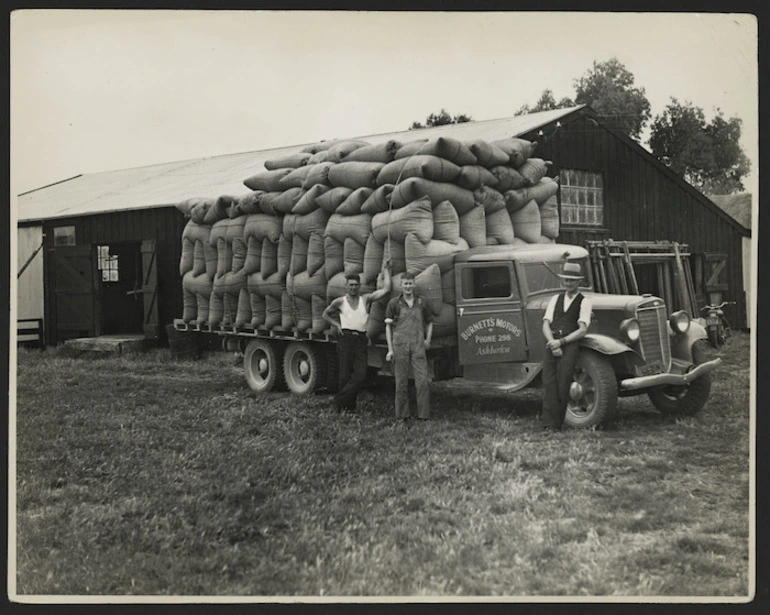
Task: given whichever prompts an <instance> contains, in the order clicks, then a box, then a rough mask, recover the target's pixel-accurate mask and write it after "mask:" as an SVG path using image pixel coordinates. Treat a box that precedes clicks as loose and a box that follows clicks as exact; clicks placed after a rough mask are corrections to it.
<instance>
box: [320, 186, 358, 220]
mask: <svg viewBox="0 0 770 615" xmlns="http://www.w3.org/2000/svg"><path fill="white" fill-rule="evenodd" d="M352 192H353V190H352V189H351V188H346V187H345V186H339V187H337V188H332V189H331V190H328V191H327V192H325V193H323V194H322V195H320V196H318V197H316V200H315V202H316V204H317V205H318V206H319V207H320V208H321V209H323V210H324V211H326V212H328V213H329V214H333V213H334V212H335V211H337V208H338V207H339V206H340V205H341V204H342V203H343V202H344V201H345V199H347V198H348V197H349V196H350V195H351V194H352Z"/></svg>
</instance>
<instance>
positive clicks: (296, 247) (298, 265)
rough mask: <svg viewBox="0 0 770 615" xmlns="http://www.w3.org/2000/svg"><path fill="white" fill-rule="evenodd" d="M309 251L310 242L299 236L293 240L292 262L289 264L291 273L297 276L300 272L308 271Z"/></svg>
mask: <svg viewBox="0 0 770 615" xmlns="http://www.w3.org/2000/svg"><path fill="white" fill-rule="evenodd" d="M307 249H308V241H307V239H303V238H302V237H300V236H299V235H297V236H296V237H294V238H292V240H291V261H290V264H289V273H290V274H291V275H297V274H298V273H299V272H300V271H305V269H307Z"/></svg>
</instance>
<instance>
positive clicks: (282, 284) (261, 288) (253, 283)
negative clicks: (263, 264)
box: [246, 271, 286, 299]
mask: <svg viewBox="0 0 770 615" xmlns="http://www.w3.org/2000/svg"><path fill="white" fill-rule="evenodd" d="M246 285H247V286H246V287H247V288H248V290H249V292H250V293H256V294H258V295H260V296H261V297H267V296H269V295H271V296H273V297H277V298H278V299H280V298H281V293H282V292H283V291H284V290H286V276H283V277H282V276H281V275H280V274H279V273H278V272H277V271H276V272H275V273H273V274H272V275H269V276H263V275H262V274H261V273H252V274H251V275H249V276H248V277H247V278H246Z"/></svg>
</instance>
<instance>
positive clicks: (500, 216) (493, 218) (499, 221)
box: [484, 207, 514, 245]
mask: <svg viewBox="0 0 770 615" xmlns="http://www.w3.org/2000/svg"><path fill="white" fill-rule="evenodd" d="M484 221H485V224H486V228H487V245H510V244H511V243H513V237H514V228H513V225H512V224H511V216H510V214H509V213H508V211H507V210H506V209H505V207H503V208H502V209H498V210H497V211H495V212H493V213H487V214H485V216H484ZM490 239H494V240H495V242H496V243H494V244H493V243H490V241H489V240H490Z"/></svg>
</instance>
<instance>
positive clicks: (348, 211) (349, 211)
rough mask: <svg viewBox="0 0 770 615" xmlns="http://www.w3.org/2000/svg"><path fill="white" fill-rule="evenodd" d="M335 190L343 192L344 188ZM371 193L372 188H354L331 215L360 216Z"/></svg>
mask: <svg viewBox="0 0 770 615" xmlns="http://www.w3.org/2000/svg"><path fill="white" fill-rule="evenodd" d="M362 149H363V148H362ZM335 190H344V188H335ZM373 192H374V190H373V189H372V188H366V187H364V188H356V189H355V190H353V192H351V193H350V194H349V195H348V196H347V198H346V199H345V200H344V201H343V202H342V203H340V204H339V205H338V206H337V209H335V210H334V212H332V213H338V214H340V215H342V216H355V215H358V214H360V213H361V207H362V206H363V204H364V203H365V202H366V200H367V199H368V198H369V197H370V196H371V195H372V193H373ZM367 213H368V212H367Z"/></svg>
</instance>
